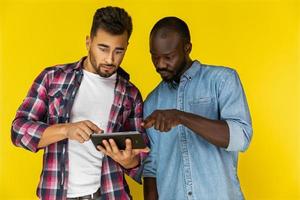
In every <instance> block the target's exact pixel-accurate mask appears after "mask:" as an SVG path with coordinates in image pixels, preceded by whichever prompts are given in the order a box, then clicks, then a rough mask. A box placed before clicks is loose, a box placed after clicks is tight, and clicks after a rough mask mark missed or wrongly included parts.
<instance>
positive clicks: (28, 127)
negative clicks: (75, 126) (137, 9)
mask: <svg viewBox="0 0 300 200" xmlns="http://www.w3.org/2000/svg"><path fill="white" fill-rule="evenodd" d="M84 59H85V58H83V59H81V60H80V61H79V62H76V63H71V64H66V65H58V66H54V67H49V68H46V69H45V70H44V71H43V72H42V73H41V74H40V75H39V76H38V77H37V78H36V79H35V81H34V83H33V84H32V86H31V88H30V90H29V92H28V94H27V96H26V98H25V99H24V101H23V103H22V104H21V106H20V108H19V109H18V111H17V114H16V117H15V119H14V121H13V124H12V129H11V138H12V142H13V143H14V144H15V145H16V146H19V147H23V148H25V149H27V150H30V151H33V152H37V151H38V150H39V149H38V147H37V146H38V143H39V141H40V138H41V135H42V133H43V132H44V130H45V129H46V128H47V127H48V126H50V125H53V124H57V123H66V122H69V115H70V110H71V108H72V105H73V101H74V98H75V96H76V92H77V90H78V88H79V86H80V82H81V79H82V76H83V72H82V63H83V60H84ZM117 74H118V75H117V83H116V87H115V96H114V102H113V105H112V108H111V112H110V116H109V123H108V129H107V132H115V131H133V130H137V131H140V132H141V133H142V134H143V136H144V139H145V142H146V143H147V144H148V139H147V136H146V134H145V132H144V130H143V129H142V128H141V126H140V124H141V122H142V119H143V102H142V97H141V94H140V92H139V90H138V89H137V88H136V87H135V86H134V85H133V84H132V83H130V82H129V75H128V74H127V73H126V72H125V71H124V70H123V69H122V68H120V67H119V68H118V70H117ZM146 156H147V154H145V153H141V154H140V158H141V162H142V161H143V160H144V158H145V157H146ZM141 170H142V167H141V166H138V167H136V168H134V169H130V170H125V169H123V168H122V167H121V166H120V165H119V164H118V163H116V162H115V161H113V160H112V159H111V158H109V157H104V159H103V163H102V172H101V174H102V177H101V195H102V199H118V200H119V199H120V200H123V199H131V195H130V191H129V188H128V185H127V183H126V180H125V177H124V172H125V173H126V174H128V175H129V176H131V177H132V178H133V179H135V180H136V181H137V182H139V183H141ZM67 183H68V140H67V139H65V140H62V141H59V142H57V143H54V144H51V145H49V146H47V147H45V148H44V156H43V169H42V173H41V177H40V183H39V185H38V188H37V195H38V196H39V198H40V199H45V200H54V199H57V200H58V199H66V194H67V185H68V184H67Z"/></svg>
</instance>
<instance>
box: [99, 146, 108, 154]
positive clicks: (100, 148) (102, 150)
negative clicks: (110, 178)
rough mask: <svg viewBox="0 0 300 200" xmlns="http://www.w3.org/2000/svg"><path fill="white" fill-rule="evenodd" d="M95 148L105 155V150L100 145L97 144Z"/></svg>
mask: <svg viewBox="0 0 300 200" xmlns="http://www.w3.org/2000/svg"><path fill="white" fill-rule="evenodd" d="M97 149H98V150H99V151H101V152H102V153H103V154H105V155H107V152H106V150H105V149H104V148H103V147H102V146H101V145H98V146H97Z"/></svg>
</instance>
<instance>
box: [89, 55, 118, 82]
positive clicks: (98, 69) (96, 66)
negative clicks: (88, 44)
mask: <svg viewBox="0 0 300 200" xmlns="http://www.w3.org/2000/svg"><path fill="white" fill-rule="evenodd" d="M89 58H90V63H91V65H92V67H93V69H94V70H95V71H96V73H97V74H98V75H99V76H101V77H103V78H108V77H110V76H112V75H113V74H114V73H115V72H116V71H117V66H116V65H114V64H101V63H100V64H97V61H96V59H95V57H94V56H93V54H92V53H91V52H89ZM101 69H104V70H103V71H101ZM105 69H106V70H105ZM108 69H109V71H107V70H108Z"/></svg>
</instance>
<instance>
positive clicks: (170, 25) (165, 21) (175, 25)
mask: <svg viewBox="0 0 300 200" xmlns="http://www.w3.org/2000/svg"><path fill="white" fill-rule="evenodd" d="M162 28H166V29H168V30H171V31H175V32H177V33H179V34H180V35H181V37H182V38H183V39H184V42H186V43H190V41H191V35H190V31H189V27H188V25H187V24H186V23H185V22H184V21H183V20H181V19H179V18H178V17H164V18H162V19H160V20H159V21H158V22H156V24H155V25H154V26H153V28H152V30H151V32H150V36H152V35H153V34H155V33H156V32H157V31H158V30H160V29H162Z"/></svg>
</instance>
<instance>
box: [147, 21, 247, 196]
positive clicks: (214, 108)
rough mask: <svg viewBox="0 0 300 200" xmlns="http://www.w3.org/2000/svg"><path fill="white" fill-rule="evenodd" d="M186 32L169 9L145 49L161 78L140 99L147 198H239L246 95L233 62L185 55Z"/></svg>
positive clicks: (244, 145)
mask: <svg viewBox="0 0 300 200" xmlns="http://www.w3.org/2000/svg"><path fill="white" fill-rule="evenodd" d="M191 49H192V44H191V43H190V33H189V29H188V26H187V25H186V23H185V22H184V21H182V20H181V19H178V18H176V17H166V18H163V19H161V20H159V21H158V22H157V23H156V24H155V25H154V27H153V29H152V31H151V33H150V53H151V57H152V62H153V64H154V66H155V68H156V71H157V72H158V73H159V74H160V76H161V78H162V79H163V80H162V82H161V83H160V84H159V85H158V86H157V87H156V88H155V89H154V90H153V91H152V92H151V93H150V95H149V96H148V97H147V99H146V102H145V105H144V117H146V119H145V120H144V124H143V125H144V127H145V128H146V129H147V134H148V136H149V138H150V142H151V152H150V155H149V157H148V158H147V159H146V161H145V168H144V196H145V199H146V200H149V199H151V200H152V199H158V198H159V199H161V200H174V199H177V200H183V199H189V200H190V199H194V200H199V199H201V200H203V199H209V200H217V199H221V200H227V199H228V200H235V199H244V196H243V193H242V191H241V188H240V184H239V179H238V177H237V161H238V153H239V152H240V151H245V150H246V149H247V148H248V146H249V143H250V140H251V137H252V125H251V118H250V113H249V109H248V105H247V101H246V97H245V94H244V91H243V88H242V85H241V82H240V79H239V77H238V74H237V72H236V71H235V70H233V69H230V68H227V67H216V66H209V65H205V64H202V63H200V62H199V61H197V60H194V61H193V60H192V59H191V58H190V56H189V54H190V52H191Z"/></svg>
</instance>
